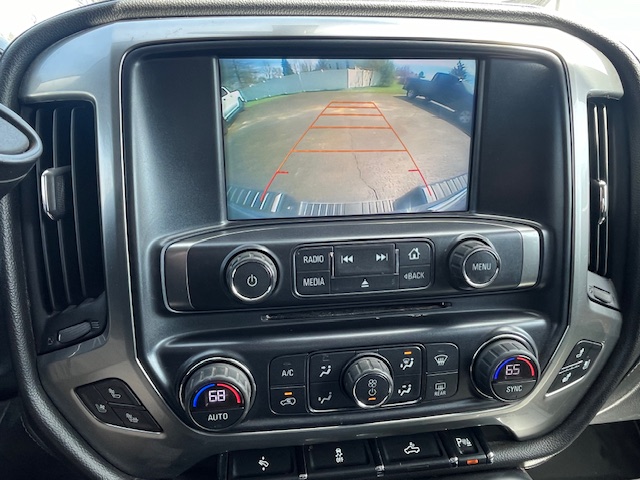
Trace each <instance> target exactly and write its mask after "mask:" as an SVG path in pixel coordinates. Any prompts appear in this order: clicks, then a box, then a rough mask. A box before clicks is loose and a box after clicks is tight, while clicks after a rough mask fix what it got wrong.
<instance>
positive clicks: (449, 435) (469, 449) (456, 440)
mask: <svg viewBox="0 0 640 480" xmlns="http://www.w3.org/2000/svg"><path fill="white" fill-rule="evenodd" d="M440 436H441V438H442V443H443V445H444V447H445V450H446V451H447V454H448V455H449V456H450V457H451V458H457V459H458V465H459V466H470V465H478V464H483V463H487V454H486V453H485V452H484V450H483V449H482V447H481V446H480V443H479V442H478V439H477V437H476V436H475V435H474V433H473V432H472V431H471V430H454V431H447V432H441V433H440Z"/></svg>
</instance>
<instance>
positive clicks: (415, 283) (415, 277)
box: [399, 265, 431, 288]
mask: <svg viewBox="0 0 640 480" xmlns="http://www.w3.org/2000/svg"><path fill="white" fill-rule="evenodd" d="M430 283H431V266H430V265H416V266H415V267H400V276H399V285H400V288H425V287H428V286H429V284H430Z"/></svg>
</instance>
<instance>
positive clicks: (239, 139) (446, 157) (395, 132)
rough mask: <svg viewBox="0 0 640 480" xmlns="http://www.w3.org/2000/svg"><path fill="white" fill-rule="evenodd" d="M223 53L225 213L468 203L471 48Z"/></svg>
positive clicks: (315, 213) (326, 212) (416, 208)
mask: <svg viewBox="0 0 640 480" xmlns="http://www.w3.org/2000/svg"><path fill="white" fill-rule="evenodd" d="M219 62H220V77H221V84H222V87H221V91H220V95H221V104H222V105H221V108H222V117H223V123H224V133H225V134H224V151H225V170H226V186H227V211H228V218H229V219H231V220H241V219H256V218H284V217H324V216H340V215H372V214H390V213H412V212H447V211H449V212H454V211H464V210H466V209H467V208H468V207H467V185H468V174H469V163H470V156H471V132H472V126H473V118H474V106H475V101H474V100H475V98H474V92H475V82H476V62H475V61H474V60H465V59H422V60H411V59H410V60H407V59H402V60H400V59H396V60H389V59H382V60H372V59H366V60H364V59H363V60H358V59H351V60H348V59H299V58H280V59H265V58H260V59H247V58H236V59H220V60H219Z"/></svg>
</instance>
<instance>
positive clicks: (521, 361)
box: [493, 355, 537, 382]
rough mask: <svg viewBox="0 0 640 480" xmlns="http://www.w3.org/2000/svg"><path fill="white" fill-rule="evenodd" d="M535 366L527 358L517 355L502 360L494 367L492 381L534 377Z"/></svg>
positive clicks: (530, 378)
mask: <svg viewBox="0 0 640 480" xmlns="http://www.w3.org/2000/svg"><path fill="white" fill-rule="evenodd" d="M536 376H537V372H536V368H535V366H534V365H533V363H532V362H531V360H529V359H528V358H526V357H524V356H521V355H518V356H516V357H511V358H508V359H507V360H505V361H504V362H502V364H501V365H500V366H499V367H498V368H497V369H496V372H495V374H494V379H493V380H494V381H496V382H507V381H514V380H532V379H534V378H536Z"/></svg>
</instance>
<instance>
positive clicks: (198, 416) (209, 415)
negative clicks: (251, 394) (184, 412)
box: [191, 407, 244, 430]
mask: <svg viewBox="0 0 640 480" xmlns="http://www.w3.org/2000/svg"><path fill="white" fill-rule="evenodd" d="M243 415H244V407H240V408H228V409H226V410H217V411H211V412H205V411H200V412H191V416H192V417H193V420H194V421H195V422H196V423H197V424H198V425H199V426H201V427H202V428H205V429H207V430H222V429H223V428H229V427H230V426H231V425H233V424H235V423H236V422H238V421H239V420H240V419H241V418H242V416H243Z"/></svg>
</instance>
